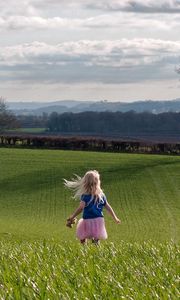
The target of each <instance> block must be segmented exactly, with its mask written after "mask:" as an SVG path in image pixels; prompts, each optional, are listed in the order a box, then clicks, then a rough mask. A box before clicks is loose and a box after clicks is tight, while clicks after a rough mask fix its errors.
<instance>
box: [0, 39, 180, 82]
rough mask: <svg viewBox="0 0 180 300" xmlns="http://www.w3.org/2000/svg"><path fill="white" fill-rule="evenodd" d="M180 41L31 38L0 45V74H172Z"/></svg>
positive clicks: (128, 77)
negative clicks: (51, 40) (50, 40)
mask: <svg viewBox="0 0 180 300" xmlns="http://www.w3.org/2000/svg"><path fill="white" fill-rule="evenodd" d="M179 53H180V41H176V42H172V41H163V40H154V39H133V40H127V39H122V40H115V41H110V40H105V41H89V40H82V41H78V42H66V43H61V44H58V45H49V44H46V43H40V42H33V43H29V44H28V43H27V44H22V45H17V46H11V47H2V48H0V66H1V72H0V78H1V80H6V79H14V80H15V79H20V80H21V79H25V80H35V81H43V80H51V81H52V82H56V81H61V82H76V81H77V82H78V81H82V82H86V81H91V82H92V81H94V82H96V81H99V82H106V83H118V82H123V83H126V82H136V81H143V80H145V79H148V78H151V79H152V78H153V79H159V80H160V79H161V78H166V79H167V78H175V76H176V73H175V67H176V64H177V63H178V62H179Z"/></svg>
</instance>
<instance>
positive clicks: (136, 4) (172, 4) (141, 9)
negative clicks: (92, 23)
mask: <svg viewBox="0 0 180 300" xmlns="http://www.w3.org/2000/svg"><path fill="white" fill-rule="evenodd" d="M86 5H87V7H89V8H96V9H102V10H112V11H118V10H120V11H129V12H138V13H180V1H179V0H158V1H157V0H146V1H144V0H123V1H121V0H111V1H109V0H104V1H101V0H100V1H89V2H88V3H86Z"/></svg>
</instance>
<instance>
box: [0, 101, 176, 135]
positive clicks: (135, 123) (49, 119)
mask: <svg viewBox="0 0 180 300" xmlns="http://www.w3.org/2000/svg"><path fill="white" fill-rule="evenodd" d="M18 127H25V128H28V127H29V128H37V127H38V128H40V127H41V128H46V130H47V131H48V132H50V133H53V132H54V133H67V134H68V133H73V134H77V135H78V134H81V133H82V134H84V135H85V134H87V135H93V134H94V135H102V136H104V135H108V136H111V135H113V134H115V135H121V134H123V135H126V136H132V135H136V134H153V133H156V134H157V135H162V134H166V135H167V134H168V135H171V134H179V133H180V112H177V113H175V112H166V113H160V114H153V113H150V112H142V113H137V112H134V111H129V112H124V113H123V112H120V111H118V112H109V111H106V112H89V111H86V112H81V113H63V114H58V113H56V112H53V113H51V114H49V115H48V114H45V113H44V114H43V115H41V116H33V115H27V116H25V115H20V116H14V115H13V114H12V113H11V112H10V111H9V110H8V109H7V105H6V102H5V101H4V99H2V98H1V97H0V131H1V132H2V131H3V130H6V129H13V128H18Z"/></svg>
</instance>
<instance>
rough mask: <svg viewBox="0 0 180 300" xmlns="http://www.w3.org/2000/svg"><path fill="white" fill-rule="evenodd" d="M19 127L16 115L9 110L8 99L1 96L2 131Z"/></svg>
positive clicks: (0, 125)
mask: <svg viewBox="0 0 180 300" xmlns="http://www.w3.org/2000/svg"><path fill="white" fill-rule="evenodd" d="M17 127H19V124H18V122H17V119H16V117H15V116H14V115H13V114H12V113H11V112H10V111H9V110H8V107H7V104H6V101H5V99H4V98H3V97H0V131H3V130H5V129H12V128H17Z"/></svg>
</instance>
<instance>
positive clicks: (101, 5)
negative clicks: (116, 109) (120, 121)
mask: <svg viewBox="0 0 180 300" xmlns="http://www.w3.org/2000/svg"><path fill="white" fill-rule="evenodd" d="M0 37H1V38H0V96H3V97H4V98H6V99H7V100H8V101H10V100H13V101H19V100H20V101H29V100H31V101H35V100H38V101H53V100H64V99H77V100H105V99H106V100H109V101H117V100H119V101H133V100H145V99H152V100H153V99H159V100H161V99H162V100H168V99H175V98H180V67H179V66H180V0H158V1H157V0H104V1H101V0H87V1H86V0H82V1H80V0H79V1H78V0H77V1H76V0H73V1H71V0H64V1H63V0H18V1H17V0H6V1H4V0H0Z"/></svg>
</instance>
